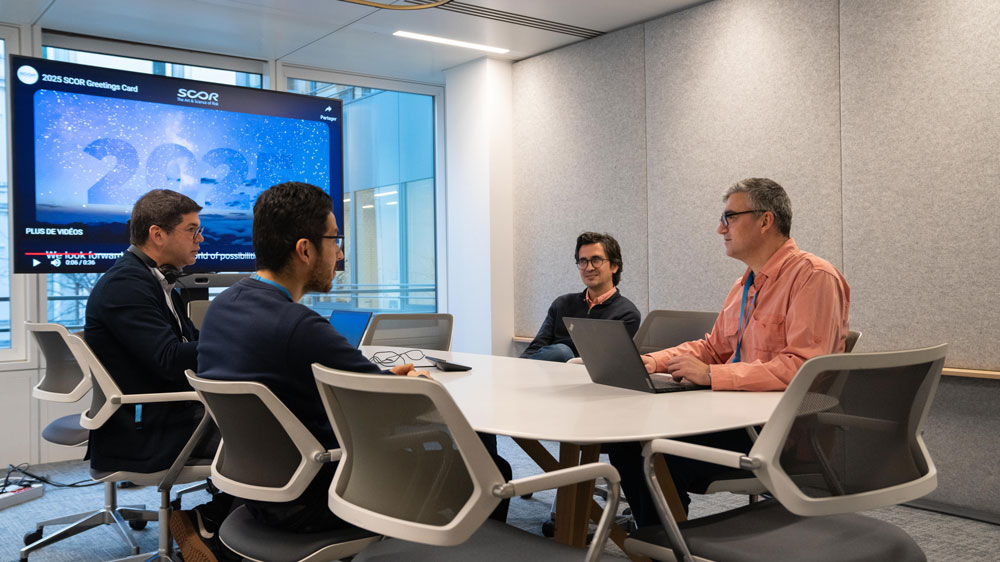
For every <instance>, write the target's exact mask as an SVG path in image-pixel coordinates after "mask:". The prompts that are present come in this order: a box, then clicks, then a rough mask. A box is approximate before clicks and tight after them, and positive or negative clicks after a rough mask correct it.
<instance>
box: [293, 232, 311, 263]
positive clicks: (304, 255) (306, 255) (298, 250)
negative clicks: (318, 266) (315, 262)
mask: <svg viewBox="0 0 1000 562" xmlns="http://www.w3.org/2000/svg"><path fill="white" fill-rule="evenodd" d="M311 246H312V244H310V242H309V240H306V239H305V238H299V239H298V241H297V242H295V258H296V259H297V260H299V261H301V262H302V263H309V260H310V258H311V257H312V253H311V252H312V251H313V249H312V247H311Z"/></svg>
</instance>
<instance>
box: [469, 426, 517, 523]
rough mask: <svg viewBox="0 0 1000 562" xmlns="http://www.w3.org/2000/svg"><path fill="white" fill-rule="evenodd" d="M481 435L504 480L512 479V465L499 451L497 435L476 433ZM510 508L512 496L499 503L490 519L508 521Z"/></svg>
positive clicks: (480, 437)
mask: <svg viewBox="0 0 1000 562" xmlns="http://www.w3.org/2000/svg"><path fill="white" fill-rule="evenodd" d="M476 434H477V435H479V439H480V440H481V441H482V442H483V445H484V446H485V447H486V450H487V451H488V452H489V454H490V456H491V457H493V462H494V463H496V465H497V468H498V469H499V470H500V474H501V475H502V476H503V478H504V480H507V481H510V480H511V479H512V478H514V471H513V470H512V469H511V467H510V463H509V462H507V459H505V458H503V457H501V456H500V453H498V452H497V436H496V435H492V434H490V433H478V432H477V433H476ZM509 508H510V498H507V499H504V500H503V501H501V502H500V504H499V505H497V507H496V509H494V510H493V513H491V514H490V519H495V520H497V521H500V522H501V523H506V522H507V510H508V509H509Z"/></svg>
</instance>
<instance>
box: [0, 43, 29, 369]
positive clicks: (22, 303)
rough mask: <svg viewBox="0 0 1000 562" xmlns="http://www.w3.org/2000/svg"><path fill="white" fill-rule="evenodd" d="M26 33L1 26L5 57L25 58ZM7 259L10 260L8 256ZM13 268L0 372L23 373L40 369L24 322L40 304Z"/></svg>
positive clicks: (9, 156) (9, 227)
mask: <svg viewBox="0 0 1000 562" xmlns="http://www.w3.org/2000/svg"><path fill="white" fill-rule="evenodd" d="M25 31H26V29H25V28H24V27H17V26H12V25H7V24H0V39H2V40H3V41H4V54H5V55H17V54H21V52H22V51H23V50H24V47H25V45H24V44H23V43H22V42H23V40H24V37H23V35H24V34H25ZM8 60H9V59H8V58H7V57H4V61H3V64H5V65H6V64H7V61H8ZM10 79H11V77H10V76H7V77H6V80H7V82H8V83H9V82H10ZM6 98H7V99H6V101H5V103H6V104H7V105H6V107H7V116H8V119H7V122H6V124H5V125H6V127H5V129H4V134H5V135H7V139H8V142H7V178H8V180H10V179H11V178H13V177H14V170H13V158H12V154H11V153H12V150H13V148H12V145H11V143H10V142H9V140H10V138H11V134H10V133H11V123H10V118H9V117H10V115H11V107H10V96H6ZM12 193H13V190H12V189H11V187H10V183H9V182H8V185H7V209H8V220H7V236H8V238H7V240H8V241H11V240H13V234H14V232H13V228H14V226H13V222H12V221H11V220H10V215H9V212H10V209H11V208H12V206H11V198H12V197H13V195H12ZM7 259H8V260H9V259H10V255H9V254H8V256H7ZM12 270H13V268H10V271H11V273H9V275H10V347H9V348H7V349H0V371H12V370H23V369H30V368H33V367H35V366H36V364H35V363H36V362H37V359H33V358H30V357H29V356H28V346H27V331H26V330H25V329H24V322H25V320H28V319H29V318H34V317H35V315H34V313H37V310H31V303H33V302H37V299H36V298H34V297H35V295H36V294H37V285H36V284H35V283H32V281H33V279H31V277H33V276H29V275H14V273H13V272H12Z"/></svg>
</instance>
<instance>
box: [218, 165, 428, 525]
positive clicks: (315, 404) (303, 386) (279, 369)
mask: <svg viewBox="0 0 1000 562" xmlns="http://www.w3.org/2000/svg"><path fill="white" fill-rule="evenodd" d="M332 206H333V205H332V200H331V199H330V196H329V195H328V194H326V193H324V192H323V190H322V189H320V188H318V187H316V186H313V185H309V184H305V183H298V182H287V183H282V184H278V185H275V186H273V187H271V188H270V189H268V190H267V191H265V192H264V193H262V194H261V195H260V196H259V197H258V198H257V202H256V203H255V204H254V209H253V246H254V252H255V253H256V259H257V272H256V273H255V274H254V275H253V276H252V277H251V278H249V279H243V280H241V281H239V282H238V283H236V284H235V285H233V286H232V287H230V288H229V289H226V290H225V291H224V292H222V293H221V294H220V295H219V296H217V297H216V298H215V300H213V301H212V305H211V306H210V307H209V308H208V312H207V313H206V314H205V320H204V322H203V323H202V329H201V335H202V337H201V340H200V342H199V344H198V365H199V368H200V372H199V375H200V376H202V377H204V378H206V379H217V380H240V381H256V382H260V383H263V384H265V385H266V386H267V387H268V388H270V389H271V391H273V392H274V393H275V395H276V396H277V397H278V398H279V399H280V400H281V401H282V402H283V403H284V404H285V405H286V406H287V407H288V408H289V409H290V410H291V411H292V412H293V413H294V414H295V415H296V416H297V417H298V418H299V420H301V421H302V423H303V424H304V425H305V426H306V427H307V428H308V429H309V430H310V431H311V432H312V434H313V435H314V436H315V437H316V438H317V439H318V440H319V442H320V443H322V444H323V446H324V447H326V448H329V449H335V448H337V447H338V446H339V445H338V444H337V439H336V436H335V435H334V432H333V428H332V427H331V426H330V422H329V420H328V419H327V416H326V411H325V410H324V409H323V402H322V399H321V398H320V396H319V391H318V390H317V388H316V382H315V380H314V379H313V374H312V364H313V363H321V364H323V365H326V366H328V367H333V368H336V369H343V370H345V371H352V372H356V373H383V372H385V373H389V372H391V373H392V374H396V375H409V376H415V375H425V376H426V375H427V372H426V371H415V370H414V369H413V365H412V364H407V365H400V366H396V367H393V368H392V369H390V370H389V371H383V370H382V369H381V368H380V367H379V366H378V365H376V364H374V363H372V362H371V361H369V360H368V359H367V358H365V356H364V355H362V353H361V351H359V350H358V349H357V348H355V347H354V346H352V345H350V344H349V343H348V342H347V340H346V339H345V338H344V337H343V336H342V335H340V334H338V333H337V331H336V330H334V328H333V326H331V325H330V322H329V321H328V320H327V319H326V318H323V317H322V316H320V315H319V314H317V313H316V312H314V311H312V310H310V309H309V308H307V307H306V306H304V305H301V304H298V300H299V299H300V298H302V296H303V295H304V294H306V293H307V292H321V293H325V292H328V291H330V289H331V287H332V284H333V277H334V274H335V273H336V272H335V268H336V265H337V261H339V260H341V259H343V257H344V253H343V241H344V237H343V236H342V235H341V234H340V231H339V230H338V227H337V221H336V218H335V217H334V215H333V213H332V212H331V210H330V209H331V208H332ZM335 467H336V465H335V464H333V463H330V464H328V465H326V466H325V467H324V468H323V469H322V470H321V471H320V473H319V474H318V475H317V476H316V478H315V479H314V480H313V482H312V483H311V484H310V486H309V487H308V488H307V489H306V491H305V492H303V493H302V495H301V496H299V498H297V499H296V500H294V501H292V502H288V503H272V502H252V501H248V502H246V504H247V507H248V509H250V512H251V513H252V514H253V516H254V518H255V519H257V520H258V521H261V522H263V523H265V524H267V525H270V526H274V527H277V528H281V529H285V530H290V531H296V532H313V531H322V530H327V529H332V528H337V527H340V526H344V525H347V524H346V523H345V522H343V521H342V520H341V519H340V518H338V517H337V516H335V515H334V514H333V513H332V512H331V511H330V510H329V508H328V507H327V489H328V488H329V486H330V482H331V480H332V478H333V473H334V469H335Z"/></svg>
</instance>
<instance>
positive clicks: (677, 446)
mask: <svg viewBox="0 0 1000 562" xmlns="http://www.w3.org/2000/svg"><path fill="white" fill-rule="evenodd" d="M656 453H665V454H668V455H676V456H679V457H685V458H689V459H694V460H696V461H704V462H710V463H713V464H718V465H722V466H728V467H729V468H742V469H746V470H753V469H754V468H756V466H755V465H757V463H756V462H753V461H752V459H750V457H747V456H746V455H745V454H743V453H738V452H736V451H727V450H725V449H716V448H714V447H706V446H704V445H695V444H694V443H686V442H684V441H676V440H674V439H654V440H652V441H650V442H648V443H646V445H645V446H643V448H642V456H643V457H646V459H649V457H651V456H653V455H654V454H656Z"/></svg>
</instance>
